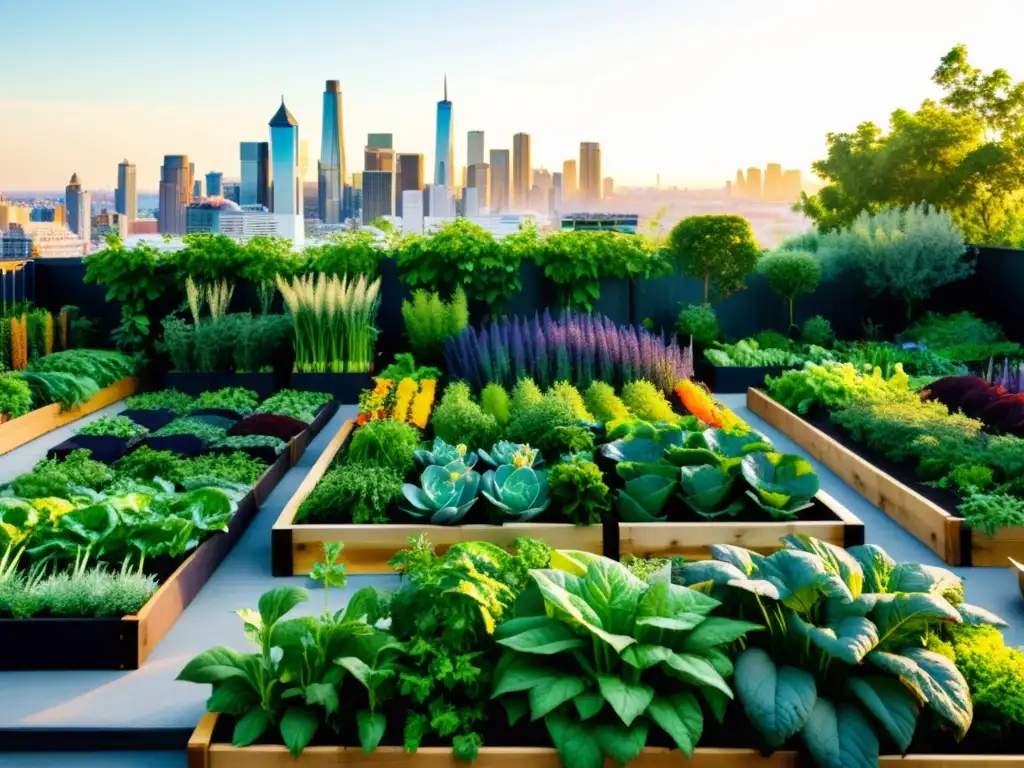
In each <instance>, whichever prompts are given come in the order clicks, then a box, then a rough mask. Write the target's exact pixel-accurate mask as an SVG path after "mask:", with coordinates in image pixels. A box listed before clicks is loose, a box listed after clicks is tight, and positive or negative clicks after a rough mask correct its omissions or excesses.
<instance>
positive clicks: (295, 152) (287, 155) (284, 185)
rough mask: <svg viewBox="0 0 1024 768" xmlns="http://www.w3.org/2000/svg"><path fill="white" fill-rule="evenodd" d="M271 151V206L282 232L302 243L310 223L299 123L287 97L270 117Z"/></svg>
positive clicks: (295, 242)
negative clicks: (301, 168) (306, 218)
mask: <svg viewBox="0 0 1024 768" xmlns="http://www.w3.org/2000/svg"><path fill="white" fill-rule="evenodd" d="M270 151H271V158H272V163H271V166H272V168H273V170H272V171H271V173H272V175H273V178H274V196H273V206H272V208H271V210H272V211H273V214H274V216H275V217H277V219H278V224H277V229H278V233H279V234H280V235H281V236H282V237H286V238H288V239H289V240H291V241H292V243H294V244H295V245H301V244H302V242H303V241H304V240H305V238H306V225H305V223H304V220H303V216H302V181H301V180H300V179H299V123H298V121H297V120H296V119H295V117H294V116H293V115H292V113H291V112H289V111H288V108H287V107H286V106H285V105H284V99H282V100H281V106H280V107H279V108H278V110H277V112H275V113H274V116H273V117H272V118H271V119H270ZM242 207H243V208H244V207H245V206H244V205H243V206H242Z"/></svg>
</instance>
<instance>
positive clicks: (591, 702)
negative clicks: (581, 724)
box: [572, 691, 604, 720]
mask: <svg viewBox="0 0 1024 768" xmlns="http://www.w3.org/2000/svg"><path fill="white" fill-rule="evenodd" d="M572 703H573V705H574V706H575V707H576V712H577V714H579V716H580V720H589V719H590V718H592V717H596V716H597V715H598V713H600V711H601V710H602V709H604V696H602V695H601V694H600V692H598V691H584V692H583V693H581V694H579V695H578V696H577V697H576V698H574V699H573V700H572Z"/></svg>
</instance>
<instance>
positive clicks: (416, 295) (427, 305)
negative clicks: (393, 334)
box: [402, 286, 469, 361]
mask: <svg viewBox="0 0 1024 768" xmlns="http://www.w3.org/2000/svg"><path fill="white" fill-rule="evenodd" d="M402 318H403V319H404V320H405V332H406V334H407V335H408V337H409V346H411V347H412V348H413V349H415V350H416V353H417V355H419V356H420V357H422V358H426V359H427V360H431V361H437V360H440V359H441V357H442V355H443V353H444V343H445V342H446V341H447V340H448V339H450V338H452V337H454V336H457V335H458V334H459V333H461V332H462V330H463V329H464V328H465V327H466V326H467V325H468V324H469V306H468V304H467V301H466V292H465V291H463V290H462V286H457V287H456V288H455V291H454V292H453V293H452V297H451V300H450V301H447V302H446V301H444V300H442V299H441V297H440V296H439V295H438V294H437V293H429V292H427V291H424V290H417V291H413V294H412V298H411V299H405V300H404V301H403V302H402Z"/></svg>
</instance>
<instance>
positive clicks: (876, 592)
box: [676, 535, 998, 768]
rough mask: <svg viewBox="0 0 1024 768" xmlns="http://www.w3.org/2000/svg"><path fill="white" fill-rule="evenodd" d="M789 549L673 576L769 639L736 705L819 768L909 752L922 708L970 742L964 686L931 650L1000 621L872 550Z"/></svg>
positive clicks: (744, 554)
mask: <svg viewBox="0 0 1024 768" xmlns="http://www.w3.org/2000/svg"><path fill="white" fill-rule="evenodd" d="M784 541H785V543H786V546H787V548H786V549H783V550H780V551H778V552H775V553H774V554H772V555H769V556H768V557H764V556H763V555H759V554H757V553H755V552H750V551H748V550H745V549H741V548H739V547H733V546H726V545H721V546H714V547H712V557H713V559H712V560H709V561H704V562H699V563H697V562H695V563H684V564H682V565H680V566H679V567H678V568H677V569H676V575H677V576H678V578H680V579H681V580H682V582H683V583H685V584H688V585H691V586H695V587H697V586H700V587H702V588H704V589H710V590H711V594H713V595H715V596H716V597H718V598H719V599H721V600H722V601H723V602H724V603H725V604H726V607H727V613H728V614H729V615H732V616H743V617H747V618H749V617H753V616H757V617H758V618H759V619H760V620H761V621H762V622H763V624H764V625H765V627H767V630H768V631H767V632H766V633H764V635H763V636H760V637H759V638H757V639H755V640H754V641H753V642H752V645H751V647H748V648H747V649H746V650H744V651H743V652H742V653H740V654H739V656H738V657H737V659H736V673H735V687H736V693H737V697H738V700H739V703H740V705H741V706H742V707H743V710H744V712H745V713H746V715H747V717H748V718H749V719H750V721H751V722H752V723H753V724H754V726H755V727H756V728H757V730H758V731H759V732H760V733H761V735H762V737H763V738H764V739H765V741H766V742H767V744H768V745H769V746H770V747H771V748H774V749H777V748H780V747H782V745H783V744H785V743H786V742H787V741H788V740H789V739H790V738H791V737H793V736H795V735H797V734H799V735H800V736H801V738H802V739H803V741H804V743H805V745H806V746H807V748H808V751H809V752H810V754H811V756H812V757H813V758H814V760H815V762H816V763H817V764H818V765H819V766H822V768H852V767H853V766H865V765H873V764H875V763H876V762H877V756H878V754H879V751H880V743H881V741H882V740H886V741H888V740H891V741H892V742H893V743H894V744H895V745H896V747H897V748H898V750H899V751H900V752H901V753H905V752H906V751H907V749H908V748H909V747H910V744H911V742H912V740H913V738H914V732H915V730H916V726H917V723H918V720H919V718H920V713H921V709H922V708H927V709H929V710H931V712H932V713H933V714H934V715H935V716H936V717H938V718H939V719H941V720H942V721H943V723H944V725H945V726H946V727H947V728H950V729H951V730H952V732H953V734H954V735H955V736H956V737H958V738H962V737H963V735H964V734H965V733H966V731H967V728H968V727H969V726H970V723H971V718H972V707H971V697H970V693H969V691H968V686H967V683H966V681H965V680H964V678H963V676H962V675H961V673H960V671H959V670H958V669H957V667H956V665H955V664H953V662H951V661H950V660H949V659H948V658H945V657H943V656H941V655H940V654H937V653H934V652H932V651H929V650H926V648H925V647H924V642H923V639H925V638H927V637H928V636H929V635H932V634H936V635H938V636H940V637H941V636H942V633H943V632H944V628H945V627H946V626H948V625H950V624H960V623H963V622H964V621H965V620H968V621H972V622H974V621H975V620H976V617H979V616H980V617H984V618H982V619H980V621H981V622H982V623H986V622H987V620H988V618H989V617H991V618H992V619H995V617H992V616H991V614H987V613H985V612H981V613H978V612H977V611H976V610H975V609H974V608H973V607H972V606H967V605H964V604H963V584H962V582H961V581H960V579H959V578H957V576H956V575H954V574H953V573H951V572H949V571H947V570H945V569H943V568H936V567H932V566H921V565H918V564H916V563H902V564H897V563H895V562H894V561H893V560H892V559H891V558H890V557H889V556H888V555H887V554H886V553H885V551H884V550H882V549H881V548H879V547H877V546H874V545H867V546H857V547H851V548H850V550H849V551H847V550H843V549H841V548H840V547H836V546H834V545H832V544H829V543H827V542H822V541H818V540H816V539H812V538H810V537H807V536H800V535H798V536H787V537H785V539H784ZM967 617H972V618H970V619H968V618H967ZM996 620H997V621H998V619H996Z"/></svg>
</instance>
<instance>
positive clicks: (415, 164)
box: [395, 152, 424, 217]
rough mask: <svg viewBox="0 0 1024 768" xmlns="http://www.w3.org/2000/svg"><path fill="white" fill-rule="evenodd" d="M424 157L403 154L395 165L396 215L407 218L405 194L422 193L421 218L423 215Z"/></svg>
mask: <svg viewBox="0 0 1024 768" xmlns="http://www.w3.org/2000/svg"><path fill="white" fill-rule="evenodd" d="M423 184H424V179H423V155H421V154H412V153H407V152H403V153H402V154H400V155H399V156H398V159H397V161H396V163H395V208H396V209H397V210H396V211H395V215H397V216H402V217H404V216H405V193H406V192H410V191H413V192H419V193H420V201H421V203H420V216H421V217H422V215H423V204H422V200H423Z"/></svg>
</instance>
